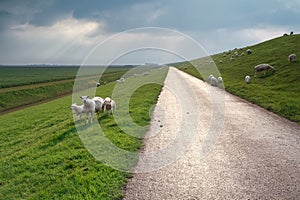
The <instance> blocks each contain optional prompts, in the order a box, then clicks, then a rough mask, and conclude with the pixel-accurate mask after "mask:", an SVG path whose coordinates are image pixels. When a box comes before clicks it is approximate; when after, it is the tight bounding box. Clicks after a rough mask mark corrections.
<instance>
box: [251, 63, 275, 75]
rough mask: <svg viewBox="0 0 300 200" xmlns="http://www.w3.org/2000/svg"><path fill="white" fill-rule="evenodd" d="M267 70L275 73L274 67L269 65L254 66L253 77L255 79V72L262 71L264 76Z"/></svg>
mask: <svg viewBox="0 0 300 200" xmlns="http://www.w3.org/2000/svg"><path fill="white" fill-rule="evenodd" d="M268 70H270V71H272V72H273V73H274V72H275V69H274V67H272V66H271V65H269V64H259V65H256V66H255V67H254V77H256V74H257V72H261V71H263V72H264V75H266V71H268Z"/></svg>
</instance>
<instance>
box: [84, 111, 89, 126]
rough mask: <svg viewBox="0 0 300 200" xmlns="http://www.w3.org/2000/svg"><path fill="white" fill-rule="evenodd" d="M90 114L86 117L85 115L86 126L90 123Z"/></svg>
mask: <svg viewBox="0 0 300 200" xmlns="http://www.w3.org/2000/svg"><path fill="white" fill-rule="evenodd" d="M89 114H90V113H86V115H85V124H88V123H89Z"/></svg>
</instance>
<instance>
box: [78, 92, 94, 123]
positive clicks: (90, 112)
mask: <svg viewBox="0 0 300 200" xmlns="http://www.w3.org/2000/svg"><path fill="white" fill-rule="evenodd" d="M80 98H81V99H82V101H83V110H84V112H85V119H86V124H88V123H89V119H90V121H91V123H92V122H93V117H94V113H95V107H96V103H95V101H93V100H92V99H89V96H81V97H80Z"/></svg>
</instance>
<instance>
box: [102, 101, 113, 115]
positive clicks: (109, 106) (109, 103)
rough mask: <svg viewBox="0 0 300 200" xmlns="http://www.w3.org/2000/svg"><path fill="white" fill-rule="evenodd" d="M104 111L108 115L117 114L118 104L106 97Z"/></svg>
mask: <svg viewBox="0 0 300 200" xmlns="http://www.w3.org/2000/svg"><path fill="white" fill-rule="evenodd" d="M103 111H104V112H105V111H106V112H107V114H110V113H111V114H113V113H114V112H116V103H115V101H114V100H112V99H111V98H109V97H106V98H105V99H104V103H103Z"/></svg>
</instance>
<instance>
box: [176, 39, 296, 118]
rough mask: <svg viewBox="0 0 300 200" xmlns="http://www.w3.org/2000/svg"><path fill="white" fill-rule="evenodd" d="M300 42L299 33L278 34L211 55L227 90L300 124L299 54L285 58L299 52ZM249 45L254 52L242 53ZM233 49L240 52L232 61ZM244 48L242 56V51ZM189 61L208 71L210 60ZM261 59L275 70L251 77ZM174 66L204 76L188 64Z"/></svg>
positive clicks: (261, 61)
mask: <svg viewBox="0 0 300 200" xmlns="http://www.w3.org/2000/svg"><path fill="white" fill-rule="evenodd" d="M299 42H300V35H292V36H286V37H279V38H275V39H272V40H269V41H266V42H263V43H260V44H257V45H254V46H250V47H245V48H242V49H233V50H231V52H230V53H229V51H228V53H226V52H224V53H220V54H216V55H213V56H212V59H213V60H214V62H215V64H216V65H217V67H218V69H219V71H220V73H221V75H222V77H223V80H224V85H225V89H226V90H227V91H228V92H230V93H232V94H234V95H237V96H240V97H242V98H244V99H246V100H248V101H250V102H252V103H255V104H257V105H259V106H261V107H263V108H265V109H267V110H269V111H272V112H274V113H277V114H279V115H281V116H283V117H285V118H287V119H289V120H292V121H295V122H297V123H298V124H300V104H299V102H300V87H299V84H300V61H299V58H298V60H297V61H296V62H295V63H289V61H288V56H289V55H290V54H291V53H296V54H297V52H300V47H299V45H297V44H298V43H299ZM248 48H250V49H251V50H252V52H253V53H252V54H251V55H247V54H246V53H245V51H246V50H247V49H248ZM235 51H237V52H238V53H239V56H238V57H237V58H236V59H235V60H234V61H231V60H230V57H231V56H232V54H233V53H234V52H235ZM243 52H244V53H245V55H244V56H242V55H241V54H242V53H243ZM220 61H222V63H220ZM191 63H193V64H194V65H195V66H196V67H197V68H199V69H201V71H202V72H203V71H204V72H205V73H204V74H206V75H207V74H209V73H206V72H209V68H210V67H209V66H211V64H210V63H207V61H205V59H198V60H194V61H192V62H191ZM261 63H268V64H270V65H272V66H274V67H275V69H276V72H275V73H274V74H271V73H267V74H266V75H263V73H260V74H258V76H257V78H254V77H253V68H254V66H255V65H258V64H261ZM177 67H178V68H179V69H181V70H183V71H185V72H187V73H190V74H191V75H194V76H196V77H200V78H201V79H203V78H202V77H201V75H200V74H199V73H198V72H197V70H196V69H195V68H193V67H192V66H191V65H190V64H187V63H181V64H178V65H177ZM210 73H213V72H210ZM213 74H214V73H213ZM246 75H250V76H251V84H245V80H244V77H245V76H246ZM207 77H208V76H205V78H207Z"/></svg>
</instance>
